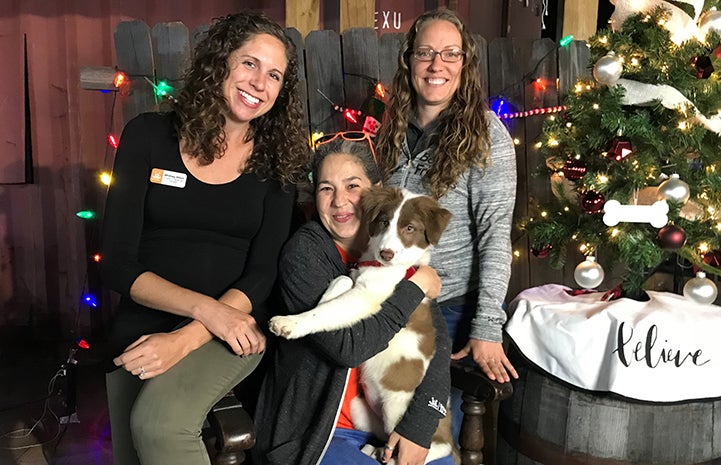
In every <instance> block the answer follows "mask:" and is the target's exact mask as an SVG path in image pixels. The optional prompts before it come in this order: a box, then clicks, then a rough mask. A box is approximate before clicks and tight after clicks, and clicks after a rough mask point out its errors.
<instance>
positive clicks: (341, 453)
mask: <svg viewBox="0 0 721 465" xmlns="http://www.w3.org/2000/svg"><path fill="white" fill-rule="evenodd" d="M369 443H370V444H374V445H377V446H380V445H382V444H383V443H382V442H379V441H378V440H377V439H376V438H375V437H373V435H372V434H370V433H366V432H365V431H358V430H355V429H345V428H336V429H335V432H334V433H333V437H332V438H331V440H330V445H329V446H328V450H326V451H325V455H323V459H322V460H321V461H320V465H378V462H377V461H376V460H375V459H373V458H371V457H369V456H367V455H365V454H364V453H363V452H361V448H362V447H363V446H365V445H366V444H369ZM427 465H453V458H452V457H451V456H450V455H449V456H447V457H443V458H440V459H436V460H434V461H432V462H428V464H427Z"/></svg>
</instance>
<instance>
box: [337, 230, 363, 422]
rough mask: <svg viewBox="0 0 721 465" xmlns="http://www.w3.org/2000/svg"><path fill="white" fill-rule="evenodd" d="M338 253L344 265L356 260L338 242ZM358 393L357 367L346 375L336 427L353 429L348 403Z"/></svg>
mask: <svg viewBox="0 0 721 465" xmlns="http://www.w3.org/2000/svg"><path fill="white" fill-rule="evenodd" d="M335 246H336V248H337V249H338V252H339V253H340V258H341V260H343V263H345V265H346V266H349V265H350V264H351V263H355V262H356V257H352V256H350V255H349V254H348V252H346V251H345V250H343V249H342V248H341V247H339V246H338V244H336V245H335ZM357 395H358V369H357V368H351V369H350V375H349V376H348V386H347V387H346V389H345V395H344V396H343V404H342V405H341V408H340V415H339V416H338V422H337V423H336V427H337V428H346V429H355V428H354V427H353V421H352V420H351V417H350V403H351V401H352V400H353V399H354V398H355V397H356V396H357Z"/></svg>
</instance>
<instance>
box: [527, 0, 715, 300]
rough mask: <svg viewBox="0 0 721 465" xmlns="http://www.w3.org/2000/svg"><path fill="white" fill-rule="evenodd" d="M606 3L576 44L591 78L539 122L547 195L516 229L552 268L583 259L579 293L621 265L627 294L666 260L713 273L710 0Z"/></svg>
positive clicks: (640, 286)
mask: <svg viewBox="0 0 721 465" xmlns="http://www.w3.org/2000/svg"><path fill="white" fill-rule="evenodd" d="M611 3H613V4H614V5H615V10H614V13H613V16H612V17H611V20H610V21H609V28H608V29H602V30H599V31H598V32H597V33H596V34H595V35H594V36H593V37H591V38H590V39H589V40H588V44H589V47H590V52H591V53H590V55H591V58H590V63H589V66H590V67H592V68H593V73H592V75H593V78H590V77H589V78H584V79H581V80H579V81H578V82H577V83H576V86H575V90H574V91H573V92H570V93H569V95H567V96H565V97H564V100H565V101H564V102H563V103H564V105H565V106H566V110H565V111H564V112H563V113H559V114H556V115H553V116H551V117H549V118H548V119H547V120H546V121H545V122H544V126H543V133H542V139H541V141H540V146H541V148H540V149H539V150H540V152H541V154H542V155H543V156H544V157H545V159H546V164H545V166H542V167H541V168H540V173H538V174H542V175H546V176H549V177H550V179H551V184H552V189H553V193H554V198H553V200H552V202H550V204H548V205H539V206H538V211H536V212H532V216H531V217H529V218H525V219H524V220H523V221H522V222H521V227H522V228H523V229H525V230H526V231H527V232H528V233H529V235H530V238H531V244H532V250H533V251H534V252H535V254H536V255H538V253H539V252H541V253H543V254H544V255H545V254H548V256H549V258H550V261H551V265H552V266H554V267H561V266H563V265H564V263H565V259H566V253H567V252H568V250H569V249H570V248H571V247H576V248H578V249H579V250H580V251H581V252H583V253H584V254H585V255H587V256H589V257H590V256H593V257H594V259H595V261H594V262H589V263H586V262H584V263H586V264H585V265H584V263H582V264H581V265H579V267H580V269H581V271H582V273H581V277H580V278H579V275H578V270H579V269H578V268H577V274H576V276H577V277H576V281H577V283H578V284H579V285H580V286H581V287H586V288H593V287H596V286H598V285H599V284H600V283H601V281H602V280H603V272H602V268H599V267H600V266H602V267H604V268H607V269H609V268H610V267H615V266H622V267H623V269H624V270H625V271H624V273H623V277H622V283H621V286H622V290H623V293H624V295H626V296H629V297H633V298H638V297H639V296H640V295H642V294H643V285H644V283H645V281H646V280H647V278H648V277H649V276H650V274H651V273H653V272H654V271H655V270H656V269H657V267H658V266H659V265H660V264H661V263H664V262H665V261H668V259H669V257H670V256H673V255H674V254H676V256H677V257H678V258H679V259H680V260H682V261H684V262H685V263H689V264H692V265H693V266H694V267H695V268H696V269H697V270H700V271H702V272H705V273H712V274H721V269H720V268H719V259H720V258H721V242H720V235H721V72H720V71H721V35H720V33H721V11H718V9H719V7H721V0H706V1H705V2H704V0H677V1H675V2H667V1H662V0H611ZM582 265H584V266H585V267H586V268H584V267H582ZM584 269H585V270H586V274H584V273H583V270H584ZM599 273H600V274H599ZM598 276H600V279H596V277H598ZM702 277H703V276H702ZM706 281H708V282H709V283H710V285H711V286H713V291H714V295H713V297H715V289H716V288H715V286H714V284H713V283H712V282H711V281H709V280H706ZM711 300H713V299H711Z"/></svg>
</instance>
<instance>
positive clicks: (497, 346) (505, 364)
mask: <svg viewBox="0 0 721 465" xmlns="http://www.w3.org/2000/svg"><path fill="white" fill-rule="evenodd" d="M469 354H470V355H471V357H472V358H473V361H474V362H476V364H478V366H479V367H481V370H483V372H484V373H485V374H486V376H488V378H490V379H493V380H496V381H498V382H500V383H506V382H508V381H510V380H511V378H510V377H509V376H508V375H509V373H510V375H511V376H513V377H514V378H516V379H518V373H517V372H516V369H515V368H514V367H513V364H512V363H511V362H510V361H509V360H508V357H506V353H505V352H504V351H503V345H501V343H500V342H491V341H482V340H480V339H469V340H468V343H467V344H466V346H465V347H464V348H463V349H461V350H459V351H458V352H456V353H455V354H452V355H451V360H460V359H462V358H464V357H466V356H467V355H469Z"/></svg>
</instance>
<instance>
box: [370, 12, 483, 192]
mask: <svg viewBox="0 0 721 465" xmlns="http://www.w3.org/2000/svg"><path fill="white" fill-rule="evenodd" d="M432 21H448V22H450V23H452V24H453V25H454V26H455V27H456V28H457V29H458V31H459V32H460V33H461V39H462V41H463V42H462V46H463V50H464V51H465V56H464V61H463V67H462V68H461V80H460V84H459V86H458V90H456V92H455V94H454V95H453V98H452V100H451V102H450V104H449V105H448V108H446V109H445V110H444V111H443V112H442V113H441V114H440V116H439V118H440V119H441V130H440V131H439V133H438V134H436V135H435V136H434V137H433V139H432V140H431V145H432V146H434V147H435V150H434V153H433V160H432V161H431V167H430V169H429V170H428V173H427V174H426V178H425V182H426V184H427V186H428V187H429V189H430V191H431V193H432V194H433V196H435V197H436V198H440V197H442V196H443V195H444V194H445V193H446V192H448V190H449V189H452V188H453V186H454V185H455V182H456V180H457V179H458V177H459V176H460V175H461V174H463V173H464V172H465V171H466V170H468V169H469V168H470V167H472V166H481V167H485V166H486V165H487V164H488V163H490V136H489V134H488V124H489V122H488V118H487V116H486V110H487V109H488V102H487V101H486V92H485V90H484V89H483V86H482V85H481V77H480V71H479V57H478V51H477V49H476V42H475V40H474V39H473V36H472V35H471V33H470V32H469V31H468V30H467V29H466V27H465V26H464V25H463V22H462V21H461V19H460V18H459V17H458V15H456V13H454V12H453V11H452V10H447V9H441V10H435V11H431V12H427V13H424V14H422V15H421V16H419V17H418V18H416V20H415V21H414V22H413V25H412V26H411V28H410V29H409V31H408V33H407V34H406V37H405V39H404V41H403V44H402V45H401V48H400V51H399V52H398V71H397V72H396V74H395V76H394V77H393V89H392V95H391V99H390V102H389V105H388V109H387V110H386V112H385V114H384V115H383V124H382V125H381V130H380V134H379V135H378V138H377V140H376V148H377V153H378V156H379V160H378V164H379V166H380V168H381V171H382V172H383V173H384V179H385V180H386V181H387V180H388V178H390V175H391V174H392V172H393V171H394V170H395V168H396V167H397V166H398V162H399V160H400V154H401V145H402V143H403V140H404V138H405V134H406V130H407V129H408V122H409V120H410V119H411V116H412V114H413V112H414V111H415V107H416V103H417V95H416V91H415V89H414V88H413V85H412V82H411V70H410V65H409V63H410V60H411V55H412V53H413V48H414V46H415V41H416V38H417V36H418V34H419V33H420V31H421V29H423V27H425V26H426V25H427V24H429V23H430V22H432ZM439 141H443V143H439Z"/></svg>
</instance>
